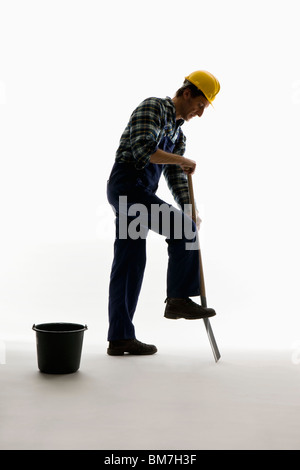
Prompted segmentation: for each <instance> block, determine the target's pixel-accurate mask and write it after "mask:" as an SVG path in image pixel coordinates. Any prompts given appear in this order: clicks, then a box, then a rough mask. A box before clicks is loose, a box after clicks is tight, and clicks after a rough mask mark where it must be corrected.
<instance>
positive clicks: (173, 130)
mask: <svg viewBox="0 0 300 470" xmlns="http://www.w3.org/2000/svg"><path fill="white" fill-rule="evenodd" d="M183 122H184V121H183V120H182V119H180V120H177V121H176V111H175V106H174V104H173V101H172V100H171V98H169V97H166V98H165V99H162V98H147V99H145V100H144V101H143V102H142V103H141V104H140V105H139V106H138V107H137V108H136V109H135V110H134V111H133V113H132V115H131V117H130V120H129V122H128V124H127V126H126V128H125V130H124V132H123V134H122V136H121V139H120V145H119V148H118V150H117V152H116V161H117V162H127V163H130V162H132V163H134V165H135V168H136V169H138V170H142V169H143V168H145V167H146V166H147V165H148V164H149V160H150V156H151V155H152V154H153V153H155V152H156V150H157V149H158V146H159V142H160V141H161V139H162V138H163V137H166V136H168V137H169V138H170V139H171V141H172V142H173V143H174V144H175V147H174V150H173V152H172V153H175V154H177V155H184V152H185V142H186V137H185V135H184V134H183V132H182V130H181V125H182V124H183ZM163 174H164V177H165V179H166V181H167V185H168V187H169V189H170V191H171V193H172V195H173V197H174V199H175V201H176V202H177V204H178V205H179V206H180V207H181V208H183V205H184V204H188V203H189V192H188V184H187V176H186V174H185V173H184V172H183V171H182V169H181V168H180V166H179V165H164V168H163Z"/></svg>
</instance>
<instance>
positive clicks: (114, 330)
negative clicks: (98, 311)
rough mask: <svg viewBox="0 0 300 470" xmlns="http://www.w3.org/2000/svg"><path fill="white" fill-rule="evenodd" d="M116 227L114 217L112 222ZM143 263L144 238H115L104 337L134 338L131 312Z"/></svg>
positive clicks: (143, 266)
mask: <svg viewBox="0 0 300 470" xmlns="http://www.w3.org/2000/svg"><path fill="white" fill-rule="evenodd" d="M116 229H117V230H118V219H117V224H116ZM145 265H146V240H145V239H141V238H138V239H136V240H132V239H130V238H127V239H125V240H121V239H119V238H116V240H115V243H114V260H113V264H112V269H111V276H110V285H109V306H108V312H109V330H108V341H114V340H118V339H132V338H135V330H134V325H133V323H132V319H133V315H134V312H135V309H136V305H137V301H138V297H139V294H140V289H141V286H142V281H143V276H144V270H145Z"/></svg>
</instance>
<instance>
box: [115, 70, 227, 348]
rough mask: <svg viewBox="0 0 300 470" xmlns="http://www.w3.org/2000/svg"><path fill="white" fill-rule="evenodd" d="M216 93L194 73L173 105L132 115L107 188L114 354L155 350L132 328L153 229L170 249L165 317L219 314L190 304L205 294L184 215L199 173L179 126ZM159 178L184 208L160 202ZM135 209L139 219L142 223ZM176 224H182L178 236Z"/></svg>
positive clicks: (158, 103)
mask: <svg viewBox="0 0 300 470" xmlns="http://www.w3.org/2000/svg"><path fill="white" fill-rule="evenodd" d="M219 90H220V84H219V82H218V80H217V79H216V78H215V77H214V76H213V75H212V74H211V73H209V72H206V71H201V70H200V71H196V72H193V73H191V74H190V75H189V76H187V77H186V78H185V81H184V83H183V86H182V87H181V88H180V89H179V90H177V92H176V94H175V96H174V98H173V99H171V98H169V97H167V98H166V99H162V98H154V97H152V98H147V99H145V100H144V101H143V102H142V103H141V104H140V105H139V106H138V107H137V108H136V109H135V110H134V111H133V113H132V115H131V117H130V119H129V122H128V124H127V126H126V128H125V130H124V132H123V134H122V136H121V139H120V144H119V148H118V150H117V152H116V158H115V163H114V166H113V168H112V171H111V174H110V178H109V180H108V185H107V197H108V201H109V203H110V204H111V205H112V207H113V209H114V212H115V215H116V239H115V243H114V260H113V264H112V269H111V276H110V286H109V305H108V307H109V330H108V341H109V347H108V349H107V353H108V354H109V355H123V354H124V353H129V354H139V355H143V354H154V353H155V352H157V348H156V347H155V346H154V345H149V344H144V343H142V342H140V341H138V340H137V339H136V336H135V329H134V325H133V322H132V321H133V316H134V312H135V309H136V306H137V302H138V297H139V293H140V289H141V286H142V281H143V275H144V270H145V264H146V236H147V233H148V229H149V228H150V229H152V230H155V231H156V232H157V233H159V234H161V235H164V236H165V237H166V242H167V243H168V270H167V299H166V301H165V302H166V307H165V313H164V316H165V317H166V318H171V319H178V318H185V319H198V318H208V317H211V316H213V315H215V311H214V310H213V309H210V308H204V307H202V306H201V305H198V304H197V303H195V302H193V301H192V300H191V299H190V297H193V296H198V295H199V294H200V287H199V279H200V274H199V256H198V253H197V251H196V250H193V249H188V248H187V244H188V242H189V243H192V242H194V241H195V239H196V232H197V229H196V226H195V224H194V222H192V221H191V219H190V218H189V217H188V215H187V214H186V211H185V210H184V209H185V205H186V204H189V193H188V183H187V174H193V173H194V171H195V169H196V162H195V161H194V160H191V159H189V158H186V157H184V153H185V142H186V138H185V136H184V134H183V132H182V129H181V126H182V124H183V123H184V122H185V121H189V120H190V119H192V118H193V117H195V116H198V117H201V116H202V114H203V112H204V110H205V109H206V108H207V107H208V106H209V105H210V104H211V103H212V101H213V100H214V99H215V96H216V95H217V93H218V92H219ZM161 174H163V175H164V177H165V179H166V181H167V184H168V187H169V189H170V191H171V193H172V195H173V197H174V200H175V201H176V203H177V204H178V206H179V208H180V210H178V209H176V208H174V207H173V206H171V205H170V204H167V203H165V202H164V201H162V200H161V199H159V198H158V197H157V196H156V190H157V188H158V183H159V179H160V176H161ZM162 205H164V206H167V207H168V208H169V210H170V214H172V216H170V218H169V223H168V224H167V227H166V226H164V224H163V220H161V219H159V220H154V217H153V213H152V212H153V211H152V209H153V208H154V207H161V206H162ZM137 207H138V209H139V215H140V217H142V218H141V219H140V220H139V222H140V223H139V224H137V217H136V216H137V212H138V211H135V209H136V208H137ZM141 213H143V214H142V215H141ZM179 220H180V221H182V222H183V223H182V225H181V230H180V234H179V235H178V224H177V222H178V221H179ZM187 220H189V222H190V223H191V224H193V227H192V228H193V230H192V232H193V235H192V236H193V237H194V238H192V237H190V236H187V235H186V231H185V230H184V227H185V226H186V223H187ZM124 224H125V229H126V230H124ZM130 224H131V226H130ZM138 225H139V228H140V231H139V232H138V231H137V230H135V231H132V230H130V229H132V227H134V228H135V229H137V226H138ZM197 225H198V223H197ZM176 227H177V228H176Z"/></svg>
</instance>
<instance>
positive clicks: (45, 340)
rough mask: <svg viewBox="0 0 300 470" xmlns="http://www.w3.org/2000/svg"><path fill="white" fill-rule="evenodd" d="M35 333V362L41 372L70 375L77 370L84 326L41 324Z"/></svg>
mask: <svg viewBox="0 0 300 470" xmlns="http://www.w3.org/2000/svg"><path fill="white" fill-rule="evenodd" d="M32 329H33V330H34V331H35V332H36V347H37V362H38V368H39V370H40V371H41V372H45V373H47V374H70V373H72V372H76V371H77V370H78V369H79V366H80V361H81V351H82V343H83V335H84V332H85V330H87V326H86V325H79V324H77V323H41V324H39V325H33V327H32Z"/></svg>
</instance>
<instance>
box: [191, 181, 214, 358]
mask: <svg viewBox="0 0 300 470" xmlns="http://www.w3.org/2000/svg"><path fill="white" fill-rule="evenodd" d="M187 177H188V186H189V196H190V204H191V206H192V219H193V221H194V222H195V223H196V208H195V199H194V189H193V181H192V175H189V174H188V175H187ZM197 238H198V252H199V266H200V300H201V305H202V307H207V302H206V293H205V283H204V275H203V265H202V257H201V249H200V241H199V236H198V237H197ZM203 321H204V324H205V328H206V332H207V336H208V339H209V342H210V345H211V349H212V352H213V355H214V358H215V361H216V362H218V360H219V359H220V357H221V354H220V352H219V349H218V346H217V343H216V340H215V337H214V334H213V330H212V327H211V324H210V321H209V318H203Z"/></svg>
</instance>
